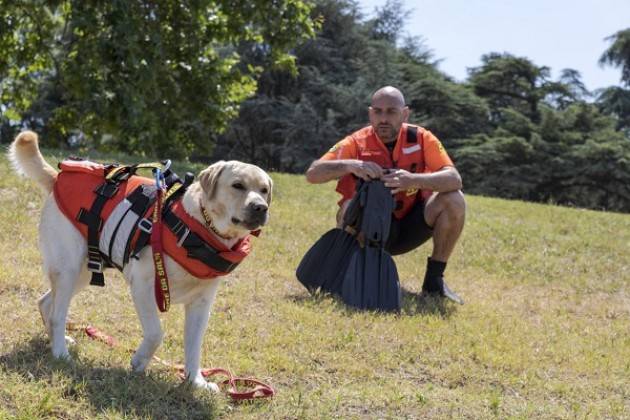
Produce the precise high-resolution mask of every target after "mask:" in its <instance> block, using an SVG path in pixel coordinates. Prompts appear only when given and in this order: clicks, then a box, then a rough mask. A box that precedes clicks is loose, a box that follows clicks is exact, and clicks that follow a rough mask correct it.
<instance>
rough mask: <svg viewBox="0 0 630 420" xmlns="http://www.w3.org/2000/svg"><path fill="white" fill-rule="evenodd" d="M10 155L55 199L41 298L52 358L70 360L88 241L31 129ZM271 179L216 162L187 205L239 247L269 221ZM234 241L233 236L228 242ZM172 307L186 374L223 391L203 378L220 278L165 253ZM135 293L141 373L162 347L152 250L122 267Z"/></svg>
mask: <svg viewBox="0 0 630 420" xmlns="http://www.w3.org/2000/svg"><path fill="white" fill-rule="evenodd" d="M9 158H10V160H11V162H12V163H13V165H14V167H15V168H16V169H17V171H19V172H21V173H23V174H25V175H26V176H28V177H29V178H32V179H34V180H35V181H37V183H38V184H39V185H40V186H41V187H42V188H43V189H44V191H45V192H46V193H47V194H48V197H47V198H46V200H45V203H44V207H43V209H42V214H41V222H40V226H39V235H40V240H39V242H40V248H41V252H42V257H43V269H44V274H45V276H46V278H47V279H48V281H49V283H50V290H49V291H48V292H46V293H45V294H44V295H43V296H42V297H41V298H40V299H39V302H38V304H39V311H40V313H41V316H42V318H43V321H44V325H45V327H46V330H47V332H48V336H49V337H50V341H51V347H52V354H53V356H54V357H57V358H69V357H70V355H69V353H68V348H67V343H66V337H65V326H66V316H67V314H68V307H69V305H70V300H71V299H72V297H73V295H75V294H76V293H77V292H78V291H80V290H81V289H82V288H83V287H85V286H86V285H87V284H88V283H89V281H90V272H89V271H87V269H86V258H87V242H86V240H85V239H84V237H83V236H82V235H81V233H80V232H79V231H78V230H77V229H76V228H75V226H74V225H73V224H72V223H71V222H70V221H69V220H68V219H67V218H66V216H64V214H63V213H62V211H61V210H60V209H59V207H58V206H57V203H56V201H55V198H54V196H53V194H51V191H52V189H53V186H54V183H55V179H56V176H57V171H56V170H55V169H53V168H52V167H51V166H50V165H49V164H48V163H46V161H45V160H44V159H43V157H42V155H41V153H40V151H39V147H38V140H37V135H36V134H35V133H33V132H31V131H25V132H23V133H21V134H20V135H18V136H17V138H16V139H15V141H14V142H13V143H12V144H11V146H10V149H9ZM271 191H272V181H271V178H270V177H269V176H268V175H267V174H266V173H265V172H264V171H263V170H262V169H260V168H258V167H257V166H254V165H249V164H245V163H242V162H237V161H229V162H224V161H221V162H217V163H215V164H213V165H211V166H209V167H208V168H207V169H205V170H203V171H201V173H200V174H199V177H198V181H197V182H195V183H193V184H192V185H191V186H190V187H189V188H188V189H187V191H186V192H185V194H184V196H183V198H182V200H183V201H182V204H183V207H184V209H185V210H186V212H187V213H188V214H189V215H190V216H192V217H193V218H195V219H197V220H198V221H200V222H201V223H204V216H203V214H202V212H201V209H200V205H199V203H201V204H202V205H203V207H204V208H205V209H206V211H207V212H208V213H209V215H210V217H211V219H212V221H213V225H214V228H215V229H216V231H217V232H218V233H219V234H220V235H221V236H222V237H223V238H219V240H220V241H221V242H222V243H224V244H226V245H227V246H228V247H230V248H231V247H232V246H233V245H234V244H236V243H237V242H238V241H239V240H240V239H241V238H244V237H245V236H247V235H248V234H249V233H250V231H252V230H254V229H257V228H259V227H260V226H262V225H264V224H265V223H266V222H267V219H268V211H267V210H268V206H269V203H270V202H271ZM225 238H229V239H225ZM166 268H167V275H168V278H169V280H170V285H171V289H170V293H171V302H172V303H175V304H183V305H184V306H185V316H186V321H185V346H184V350H185V365H186V368H185V369H186V370H185V373H186V377H187V378H188V380H189V381H190V382H191V383H192V384H193V385H194V386H196V387H201V388H205V389H210V390H213V391H218V387H217V385H216V384H214V383H212V382H207V381H206V380H205V379H204V377H203V376H202V375H201V372H200V366H199V361H200V357H201V354H200V353H201V343H202V339H203V334H204V332H205V330H206V326H207V324H208V317H209V315H210V310H211V307H212V303H213V301H214V298H215V296H216V292H217V288H218V286H219V283H220V278H216V279H212V280H200V279H197V278H195V277H193V276H192V275H191V274H189V273H188V272H187V271H186V270H184V268H182V267H181V266H180V265H179V264H177V263H176V262H175V261H174V260H172V259H171V258H170V257H169V256H168V255H167V256H166ZM123 275H124V277H125V279H126V281H127V283H128V284H129V287H130V288H131V295H132V298H133V302H134V305H135V307H136V312H137V314H138V317H139V318H140V323H141V324H142V330H143V340H142V343H141V344H140V346H139V347H138V349H137V350H136V352H135V354H134V355H133V357H132V358H131V366H132V369H133V370H134V371H138V372H142V371H144V370H145V368H146V367H147V365H148V364H149V362H150V361H151V358H152V357H153V355H154V353H155V351H156V350H157V348H158V347H159V345H160V344H161V342H162V338H163V332H162V328H161V324H160V318H159V316H158V308H157V305H156V302H155V297H154V290H153V288H154V265H153V260H152V255H151V249H150V247H145V248H144V249H143V250H142V252H141V253H140V254H139V259H137V260H136V259H131V260H130V261H129V263H128V264H127V265H126V266H125V268H124V269H123Z"/></svg>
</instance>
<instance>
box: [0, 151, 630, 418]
mask: <svg viewBox="0 0 630 420" xmlns="http://www.w3.org/2000/svg"><path fill="white" fill-rule="evenodd" d="M184 167H185V165H179V166H178V168H184ZM196 169H199V168H196ZM272 176H273V178H274V181H275V191H274V203H273V205H272V210H271V222H270V224H269V226H268V227H266V228H265V229H264V231H263V234H262V235H261V236H260V238H258V239H255V240H254V251H253V253H252V255H251V257H250V258H248V259H247V260H246V261H245V262H244V263H243V264H242V265H241V266H240V267H239V268H238V269H237V270H236V272H235V273H234V274H233V275H231V276H229V277H228V278H227V280H226V281H225V282H224V284H223V285H222V286H221V288H220V290H219V295H218V298H217V300H216V302H215V306H214V313H213V314H212V316H211V319H210V326H209V329H208V332H207V334H206V336H205V340H204V344H203V359H202V360H203V365H204V366H207V367H213V366H222V367H227V368H229V369H231V370H232V371H233V372H234V373H236V374H238V375H243V376H247V375H251V376H255V377H258V378H260V379H262V380H265V381H268V382H269V383H271V384H273V386H274V387H275V388H276V390H277V396H276V397H275V398H274V399H273V400H271V401H260V402H256V403H248V404H234V403H232V402H230V401H229V399H228V398H227V397H225V396H223V395H219V396H212V395H208V394H207V393H204V392H201V391H196V390H191V389H190V388H189V387H187V386H186V385H183V384H181V383H180V381H179V380H178V379H177V378H176V377H175V376H174V375H173V374H172V372H170V371H169V370H168V369H166V368H164V367H162V366H160V365H157V364H153V365H151V367H150V368H149V370H148V373H147V375H134V374H132V373H131V372H130V370H129V355H128V354H127V353H126V350H125V349H126V348H135V347H136V346H137V345H138V344H139V342H140V339H141V330H140V327H139V324H138V321H137V319H136V316H135V313H134V310H133V305H132V303H131V300H130V297H129V293H128V291H127V289H126V286H124V282H123V280H122V279H121V277H120V275H119V274H118V273H116V272H114V271H111V272H109V274H108V275H107V282H108V286H107V287H106V288H104V289H101V288H94V287H90V288H88V289H87V290H85V291H83V292H82V293H81V294H80V295H79V296H77V298H75V300H74V301H73V304H72V306H71V318H72V319H73V320H76V321H80V322H90V323H92V324H94V325H96V326H98V327H99V328H101V329H102V330H104V331H106V332H108V333H110V334H112V335H114V336H115V337H116V338H117V339H118V341H119V342H120V344H121V346H120V347H118V348H115V349H110V348H108V347H106V346H104V345H103V344H101V343H98V342H94V341H91V340H89V339H88V338H86V337H83V336H81V335H79V334H77V333H74V336H75V337H76V338H77V341H78V345H77V346H76V347H74V348H73V350H71V351H72V353H73V355H74V357H75V359H74V361H73V362H71V363H64V362H58V361H55V360H53V359H52V358H51V356H50V352H49V344H48V340H47V338H46V336H45V334H44V332H43V327H42V325H41V320H40V317H39V313H38V311H37V307H36V299H37V298H38V297H39V296H40V295H41V294H42V293H43V292H44V291H45V286H44V285H43V283H42V281H41V277H42V275H41V268H40V256H39V253H38V250H37V223H38V216H39V209H40V205H41V202H42V197H41V195H40V194H39V191H38V188H37V187H36V186H35V185H33V183H32V182H30V181H29V180H26V179H24V178H18V177H16V176H15V175H14V174H12V172H11V171H10V170H9V168H8V164H7V161H6V159H5V158H0V256H1V258H0V302H1V303H2V304H1V306H0V384H1V386H0V418H20V419H31V418H70V419H75V418H112V419H114V418H203V417H206V418H208V417H230V418H239V419H240V418H264V419H267V418H481V419H485V418H502V419H503V418H522V419H529V418H544V419H547V418H580V419H581V418H593V419H600V418H630V289H629V286H630V259H629V257H628V250H629V249H630V215H622V214H613V213H601V212H593V211H584V210H575V209H568V208H560V207H553V206H546V205H537V204H530V203H523V202H518V201H505V200H497V199H490V198H483V197H468V198H467V200H468V216H467V222H466V227H465V230H464V234H463V237H462V239H461V241H460V243H459V245H458V247H457V249H456V251H455V254H454V255H453V257H452V260H451V262H450V263H449V267H448V269H447V279H448V283H449V285H450V286H452V288H454V289H455V290H456V291H457V292H458V293H459V294H460V295H461V296H462V297H463V298H464V299H465V300H466V304H465V305H464V306H455V305H451V304H444V303H442V302H440V301H437V300H432V299H428V300H427V299H422V298H420V297H419V295H418V292H419V290H420V287H421V279H422V277H423V275H424V265H425V261H426V256H427V255H428V254H429V253H430V249H431V245H430V244H427V245H424V246H423V247H421V248H420V249H418V250H416V251H414V252H412V253H410V254H408V255H405V256H403V257H397V258H396V263H397V265H398V269H399V272H400V277H401V282H402V286H403V287H404V290H405V293H404V302H403V310H402V313H401V314H399V315H393V314H380V313H373V312H357V311H354V310H351V309H348V308H346V307H345V306H344V305H342V304H341V303H339V302H337V301H335V300H334V299H331V298H329V297H323V296H318V297H311V296H309V295H308V293H307V292H306V291H305V290H304V288H303V287H302V286H301V285H300V284H299V283H298V282H297V280H296V279H295V276H294V271H295V267H296V266H297V264H298V262H299V260H300V257H301V256H302V255H303V254H304V253H305V252H306V250H307V249H308V248H309V246H310V245H311V244H312V243H313V242H314V241H315V240H316V239H317V238H318V237H319V236H320V235H321V234H322V233H324V232H325V231H326V230H327V229H328V228H329V227H330V226H331V225H332V224H333V220H334V214H335V210H336V206H335V204H334V203H335V202H336V200H337V196H336V194H335V193H334V185H333V184H332V183H330V184H325V185H319V186H313V185H307V184H306V182H305V180H304V178H303V177H301V176H293V175H285V174H272ZM163 324H164V328H165V331H166V338H165V341H164V344H163V346H162V347H161V348H160V350H159V351H158V355H159V356H160V357H163V358H166V359H169V360H172V361H181V360H182V357H183V342H182V331H183V311H182V310H181V308H179V307H173V308H172V309H171V311H170V313H168V314H166V315H164V316H163Z"/></svg>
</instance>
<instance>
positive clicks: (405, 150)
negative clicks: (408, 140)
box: [402, 144, 420, 155]
mask: <svg viewBox="0 0 630 420" xmlns="http://www.w3.org/2000/svg"><path fill="white" fill-rule="evenodd" d="M418 150H420V145H419V144H414V145H413V146H411V147H403V148H402V151H403V153H404V154H406V155H408V154H411V153H413V152H417V151H418Z"/></svg>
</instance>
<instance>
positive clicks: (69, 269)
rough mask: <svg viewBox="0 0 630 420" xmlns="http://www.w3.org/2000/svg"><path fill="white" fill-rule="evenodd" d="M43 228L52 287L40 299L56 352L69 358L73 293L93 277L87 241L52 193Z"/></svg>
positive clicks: (42, 243)
mask: <svg viewBox="0 0 630 420" xmlns="http://www.w3.org/2000/svg"><path fill="white" fill-rule="evenodd" d="M39 231H40V248H41V251H42V258H43V263H44V273H45V274H46V277H47V279H48V280H49V282H50V290H49V291H48V292H47V293H45V294H44V295H43V296H42V297H41V298H40V299H39V302H38V305H39V310H40V314H41V316H42V319H43V321H44V325H45V327H46V330H47V332H48V336H49V337H50V342H51V348H52V353H53V356H54V357H57V358H69V357H70V355H69V353H68V347H67V344H66V337H65V331H66V317H67V315H68V309H69V306H70V301H71V299H72V297H73V296H74V294H76V293H77V292H78V291H79V290H81V288H83V287H84V286H85V285H86V284H87V283H88V280H89V276H88V275H87V270H85V258H86V255H87V245H86V244H85V240H84V239H83V237H82V236H81V234H80V233H79V231H77V230H76V228H75V227H74V226H72V223H70V221H69V220H68V219H66V217H65V216H64V215H63V214H62V213H61V211H60V210H59V208H58V207H57V204H56V203H55V200H54V198H53V197H52V196H49V197H48V199H47V200H46V203H45V205H44V208H43V209H42V218H41V223H40V226H39Z"/></svg>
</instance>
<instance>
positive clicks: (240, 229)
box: [199, 160, 273, 236]
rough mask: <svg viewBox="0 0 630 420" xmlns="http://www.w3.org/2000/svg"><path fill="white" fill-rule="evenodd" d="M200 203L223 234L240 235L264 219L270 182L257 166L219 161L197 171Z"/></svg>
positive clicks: (267, 209)
mask: <svg viewBox="0 0 630 420" xmlns="http://www.w3.org/2000/svg"><path fill="white" fill-rule="evenodd" d="M199 184H200V185H201V189H202V191H203V193H202V197H201V205H202V206H204V208H205V209H206V210H207V211H208V212H209V213H210V216H211V218H212V223H213V225H214V227H215V228H216V229H217V230H218V231H219V232H221V233H222V234H225V235H227V236H243V235H245V234H247V233H248V232H249V231H252V230H256V229H258V228H259V227H261V226H263V225H264V224H265V223H267V220H268V218H269V204H271V192H272V189H273V182H272V181H271V178H270V177H269V175H267V173H266V172H265V171H263V170H262V169H260V168H259V167H258V166H255V165H250V164H247V163H243V162H238V161H235V160H231V161H228V162H225V161H219V162H216V163H214V164H213V165H210V166H209V167H208V168H206V169H204V170H203V171H201V173H200V174H199Z"/></svg>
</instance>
